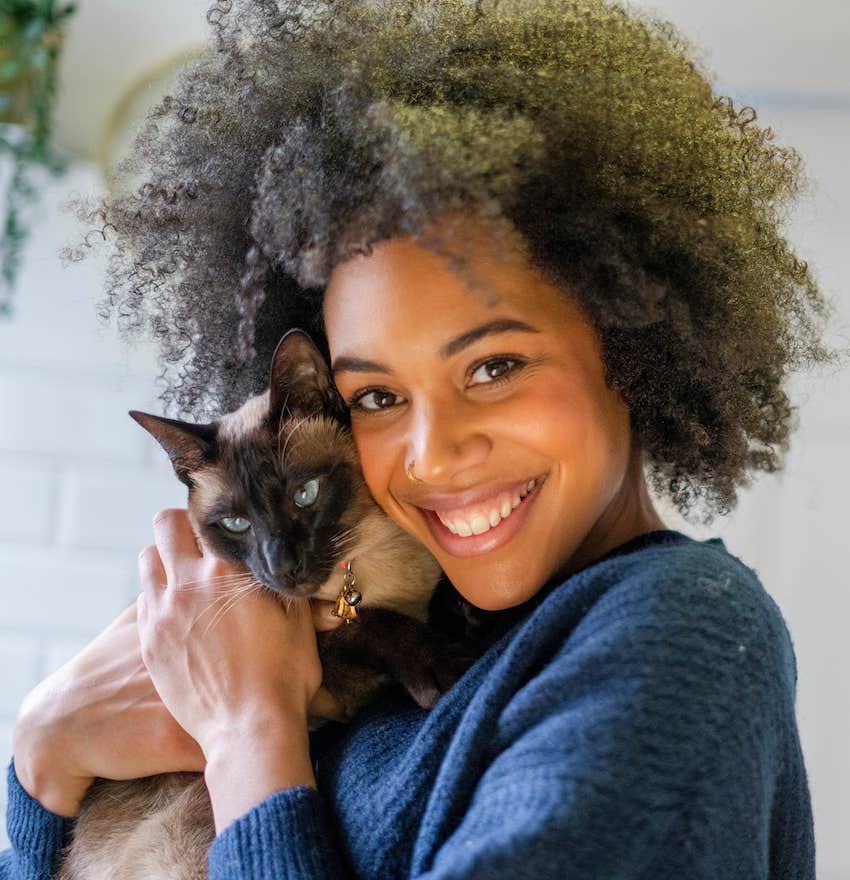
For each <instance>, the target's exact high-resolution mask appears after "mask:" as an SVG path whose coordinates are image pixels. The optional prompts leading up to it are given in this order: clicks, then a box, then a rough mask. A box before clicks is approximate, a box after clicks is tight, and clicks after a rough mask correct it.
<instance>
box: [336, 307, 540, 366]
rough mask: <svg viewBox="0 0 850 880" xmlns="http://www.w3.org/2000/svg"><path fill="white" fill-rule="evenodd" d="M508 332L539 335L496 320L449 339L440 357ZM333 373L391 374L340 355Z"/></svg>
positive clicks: (517, 323)
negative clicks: (486, 338)
mask: <svg viewBox="0 0 850 880" xmlns="http://www.w3.org/2000/svg"><path fill="white" fill-rule="evenodd" d="M510 330H519V331H521V332H523V333H539V332H540V331H539V330H538V329H537V328H536V327H532V326H531V324H526V322H525V321H518V320H516V319H515V318H496V319H494V320H492V321H488V322H487V323H486V324H480V325H479V326H478V327H473V328H472V329H471V330H467V331H465V332H464V333H461V334H460V336H455V337H454V339H450V340H449V341H448V342H447V343H446V344H445V345H444V346H443V347H442V348H441V349H440V352H439V353H440V357H441V358H442V360H448V359H449V358H450V357H453V356H454V355H456V354H457V353H458V352H461V351H463V349H465V348H468V347H469V346H470V345H472V344H473V343H475V342H478V340H479V339H483V338H484V337H485V336H493V335H495V334H496V333H507V332H508V331H510ZM331 370H332V371H333V372H334V373H392V370H391V369H390V368H389V367H387V366H386V365H384V364H381V363H379V362H378V361H370V360H366V359H365V358H356V357H348V356H346V355H340V356H339V357H338V358H337V359H336V360H335V361H334V362H333V365H332V366H331Z"/></svg>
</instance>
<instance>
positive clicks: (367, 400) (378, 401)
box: [349, 389, 402, 412]
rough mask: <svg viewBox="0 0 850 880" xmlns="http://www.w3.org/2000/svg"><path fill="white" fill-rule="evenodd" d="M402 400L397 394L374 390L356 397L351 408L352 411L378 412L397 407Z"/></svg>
mask: <svg viewBox="0 0 850 880" xmlns="http://www.w3.org/2000/svg"><path fill="white" fill-rule="evenodd" d="M401 399H402V398H400V397H399V396H398V395H397V394H393V392H392V391H383V390H381V389H372V390H371V391H364V392H363V393H362V394H358V395H356V396H355V397H354V400H353V401H352V402H351V403H350V404H349V406H350V407H351V408H352V409H362V410H366V411H367V412H377V411H378V410H381V409H389V408H390V407H391V406H396V405H397V404H398V403H399V402H400V401H401Z"/></svg>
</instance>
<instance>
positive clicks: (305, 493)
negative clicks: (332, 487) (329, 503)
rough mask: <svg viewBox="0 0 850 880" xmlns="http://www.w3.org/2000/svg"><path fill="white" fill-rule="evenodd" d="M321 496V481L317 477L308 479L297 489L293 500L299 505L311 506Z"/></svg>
mask: <svg viewBox="0 0 850 880" xmlns="http://www.w3.org/2000/svg"><path fill="white" fill-rule="evenodd" d="M318 497H319V481H318V480H317V479H315V478H314V479H312V480H307V482H306V483H305V484H304V485H303V486H301V487H300V488H298V489H296V491H295V495H293V500H294V501H295V503H296V504H297V505H298V507H309V506H310V505H311V504H312V503H313V502H314V501H315V500H316V499H317V498H318Z"/></svg>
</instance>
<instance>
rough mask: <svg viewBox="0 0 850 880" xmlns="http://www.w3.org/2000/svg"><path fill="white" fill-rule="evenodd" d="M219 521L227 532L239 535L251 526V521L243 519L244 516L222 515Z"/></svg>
mask: <svg viewBox="0 0 850 880" xmlns="http://www.w3.org/2000/svg"><path fill="white" fill-rule="evenodd" d="M219 522H220V523H221V524H222V526H223V527H224V528H225V529H227V531H228V532H233V534H234V535H241V534H243V533H244V532H247V531H248V529H250V528H251V521H250V520H247V519H245V517H244V516H223V517H222V518H221V519H220V520H219Z"/></svg>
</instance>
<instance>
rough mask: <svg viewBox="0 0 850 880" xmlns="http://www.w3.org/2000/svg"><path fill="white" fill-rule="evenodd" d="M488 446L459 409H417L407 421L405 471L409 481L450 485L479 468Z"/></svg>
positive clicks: (470, 417) (467, 413) (472, 420)
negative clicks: (463, 474) (408, 427)
mask: <svg viewBox="0 0 850 880" xmlns="http://www.w3.org/2000/svg"><path fill="white" fill-rule="evenodd" d="M491 447H492V442H491V440H490V438H489V436H488V435H487V433H486V432H484V431H483V430H481V427H480V426H479V425H478V424H477V421H476V419H475V417H474V414H473V413H471V412H470V411H469V410H468V408H466V407H464V406H462V405H451V404H446V403H443V404H439V405H435V404H431V405H429V406H427V407H425V406H420V407H418V408H417V409H416V410H415V412H414V414H413V417H412V418H411V421H410V431H409V436H408V439H407V455H406V458H405V462H404V465H405V469H406V470H407V472H408V474H409V475H410V476H411V478H413V479H417V480H422V481H424V482H426V483H431V484H432V485H440V484H442V483H450V482H452V481H453V480H454V479H455V478H456V477H457V476H458V475H459V474H461V473H462V472H463V471H466V470H470V469H473V468H475V467H477V466H479V465H481V464H483V463H484V462H485V461H486V459H487V456H488V455H489V453H490V449H491Z"/></svg>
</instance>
